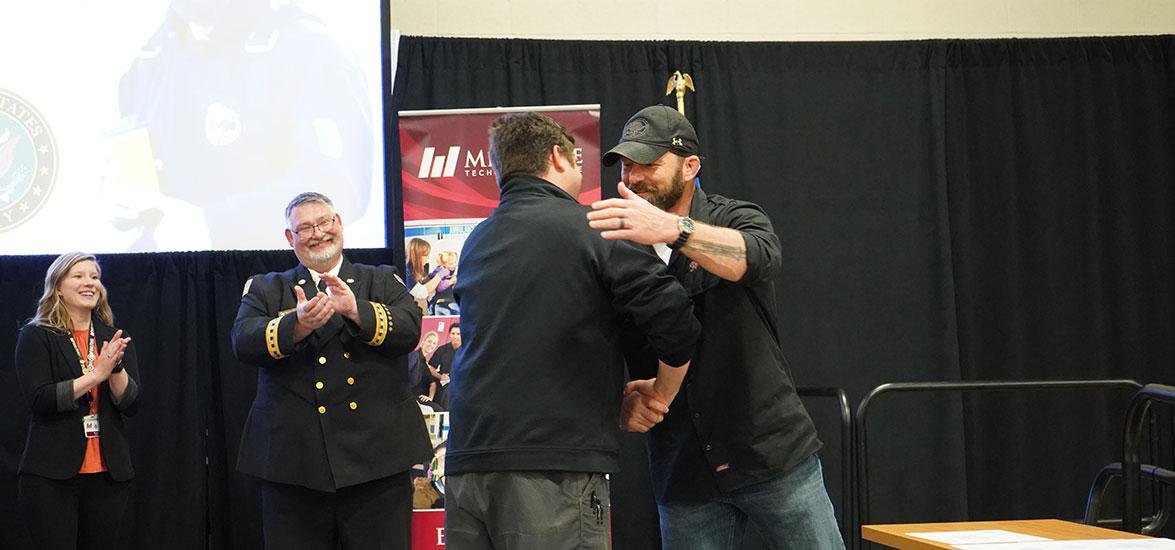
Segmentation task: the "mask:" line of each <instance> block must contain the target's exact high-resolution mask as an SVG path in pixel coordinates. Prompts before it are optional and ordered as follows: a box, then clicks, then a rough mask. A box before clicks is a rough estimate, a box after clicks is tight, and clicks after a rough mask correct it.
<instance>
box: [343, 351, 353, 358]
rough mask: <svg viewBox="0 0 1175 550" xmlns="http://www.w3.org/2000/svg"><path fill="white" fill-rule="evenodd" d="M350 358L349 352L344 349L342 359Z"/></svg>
mask: <svg viewBox="0 0 1175 550" xmlns="http://www.w3.org/2000/svg"><path fill="white" fill-rule="evenodd" d="M350 358H351V352H349V351H344V352H343V359H350Z"/></svg>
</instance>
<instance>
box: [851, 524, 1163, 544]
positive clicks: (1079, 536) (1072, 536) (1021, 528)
mask: <svg viewBox="0 0 1175 550" xmlns="http://www.w3.org/2000/svg"><path fill="white" fill-rule="evenodd" d="M985 529H1002V530H1004V531H1011V532H1013V533H1023V534H1025V535H1035V536H1038V537H1044V538H1046V539H1052V540H1094V539H1133V538H1148V537H1146V536H1144V535H1139V534H1136V533H1127V532H1125V531H1115V530H1113V529H1105V528H1102V527H1094V526H1092V525H1085V524H1083V523H1074V522H1071V521H1062V520H1059V519H1016V520H1005V521H960V522H951V523H893V524H888V525H862V526H861V538H863V539H865V540H867V541H870V542H876V543H878V544H884V545H886V546H889V547H892V548H900V549H903V550H937V549H940V548H954V547H953V546H950V545H948V544H944V543H941V542H935V541H932V540H926V539H920V538H917V537H911V536H909V535H907V534H906V533H911V532H913V533H929V532H935V531H978V530H985Z"/></svg>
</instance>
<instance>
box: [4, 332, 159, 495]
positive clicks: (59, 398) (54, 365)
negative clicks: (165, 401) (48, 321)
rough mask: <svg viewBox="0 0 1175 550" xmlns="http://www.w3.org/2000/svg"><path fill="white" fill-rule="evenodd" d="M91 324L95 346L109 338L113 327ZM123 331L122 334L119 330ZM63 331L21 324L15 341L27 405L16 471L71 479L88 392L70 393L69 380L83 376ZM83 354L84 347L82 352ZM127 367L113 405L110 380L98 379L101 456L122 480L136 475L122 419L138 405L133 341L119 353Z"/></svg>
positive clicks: (81, 451) (78, 460)
mask: <svg viewBox="0 0 1175 550" xmlns="http://www.w3.org/2000/svg"><path fill="white" fill-rule="evenodd" d="M90 322H91V323H93V325H94V339H95V340H96V342H95V350H96V351H101V350H102V343H103V342H107V341H109V340H110V339H111V338H113V337H114V333H115V329H114V328H112V327H108V326H106V325H104V324H102V322H101V321H98V319H97V318H94V319H92V320H91V321H90ZM123 336H127V334H126V333H125V332H124V333H123ZM71 339H73V336H72V335H70V334H69V333H68V332H66V333H61V332H57V331H55V330H53V329H50V328H47V327H42V326H37V325H25V326H24V327H23V328H21V329H20V336H19V337H17V341H16V374H17V379H18V380H19V381H20V389H21V391H22V392H23V393H24V395H25V400H26V401H27V402H28V404H29V407H30V408H31V409H32V413H33V414H32V417H31V418H30V419H29V433H28V440H27V441H26V442H25V447H24V454H23V455H21V457H20V473H22V474H36V475H39V476H43V477H47V478H50V479H71V478H73V477H74V476H76V475H78V470H80V469H81V467H82V459H83V458H84V457H85V456H86V435H85V432H84V431H83V429H82V417H84V416H86V415H87V414H90V394H89V392H87V393H86V394H85V395H83V396H82V397H80V398H78V399H74V398H73V379H74V378H77V377H79V376H81V375H82V367H81V365H80V364H79V363H78V355H77V352H76V351H74V347H73V344H70V340H71ZM83 353H84V352H83ZM122 367H123V368H125V369H126V372H127V376H128V377H129V378H130V379H129V380H128V382H127V387H126V391H124V392H123V394H122V400H120V401H119V402H118V403H117V404H115V403H114V401H113V400H112V396H111V394H110V383H109V382H103V383H102V384H100V385H99V386H98V387H99V391H98V400H99V401H98V423H99V425H100V426H101V427H102V443H101V449H102V460H103V461H105V463H106V469H107V470H108V471H109V472H110V477H111V478H112V479H114V480H115V481H127V480H129V479H132V478H134V477H135V469H134V467H133V466H132V465H131V451H130V445H128V443H127V433H126V432H127V429H126V426H125V424H124V419H125V418H126V417H128V416H133V415H134V414H135V412H136V411H137V410H138V408H139V391H140V390H139V363H138V357H137V354H136V353H135V343H134V341H133V340H132V341H131V343H130V344H129V345H128V346H127V348H126V354H124V355H123V356H122Z"/></svg>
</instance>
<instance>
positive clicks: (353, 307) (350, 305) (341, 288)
mask: <svg viewBox="0 0 1175 550" xmlns="http://www.w3.org/2000/svg"><path fill="white" fill-rule="evenodd" d="M322 280H323V281H326V286H327V287H329V288H330V303H331V305H332V306H333V308H334V312H335V313H338V314H339V315H342V316H343V317H346V318H348V319H350V320H352V321H354V322H356V323H358V322H359V306H358V305H357V304H356V302H355V293H354V292H351V286H350V285H348V284H347V283H346V281H344V280H342V279H340V278H338V277H335V276H334V275H327V274H325V273H324V274H323V275H322Z"/></svg>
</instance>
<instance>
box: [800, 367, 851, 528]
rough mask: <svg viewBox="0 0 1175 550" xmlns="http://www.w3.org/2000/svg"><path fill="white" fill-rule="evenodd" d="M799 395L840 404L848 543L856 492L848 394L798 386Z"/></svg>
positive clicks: (844, 524)
mask: <svg viewBox="0 0 1175 550" xmlns="http://www.w3.org/2000/svg"><path fill="white" fill-rule="evenodd" d="M796 393H797V394H798V395H800V397H834V398H836V399H837V401H838V404H839V405H840V424H841V426H840V464H841V466H840V467H841V488H840V493H841V512H842V520H841V526H840V530H841V536H842V537H843V538H844V540H845V543H846V544H848V541H849V538H850V536H851V534H852V529H853V526H854V525H855V522H854V512H855V510H854V508H855V505H854V502H853V501H854V499H853V495H855V494H856V484H855V480H856V474H855V470H856V462H855V461H854V460H853V410H852V408H851V407H849V395H848V394H847V393H845V390H843V389H841V388H837V387H832V386H800V387H797V388H796Z"/></svg>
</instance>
